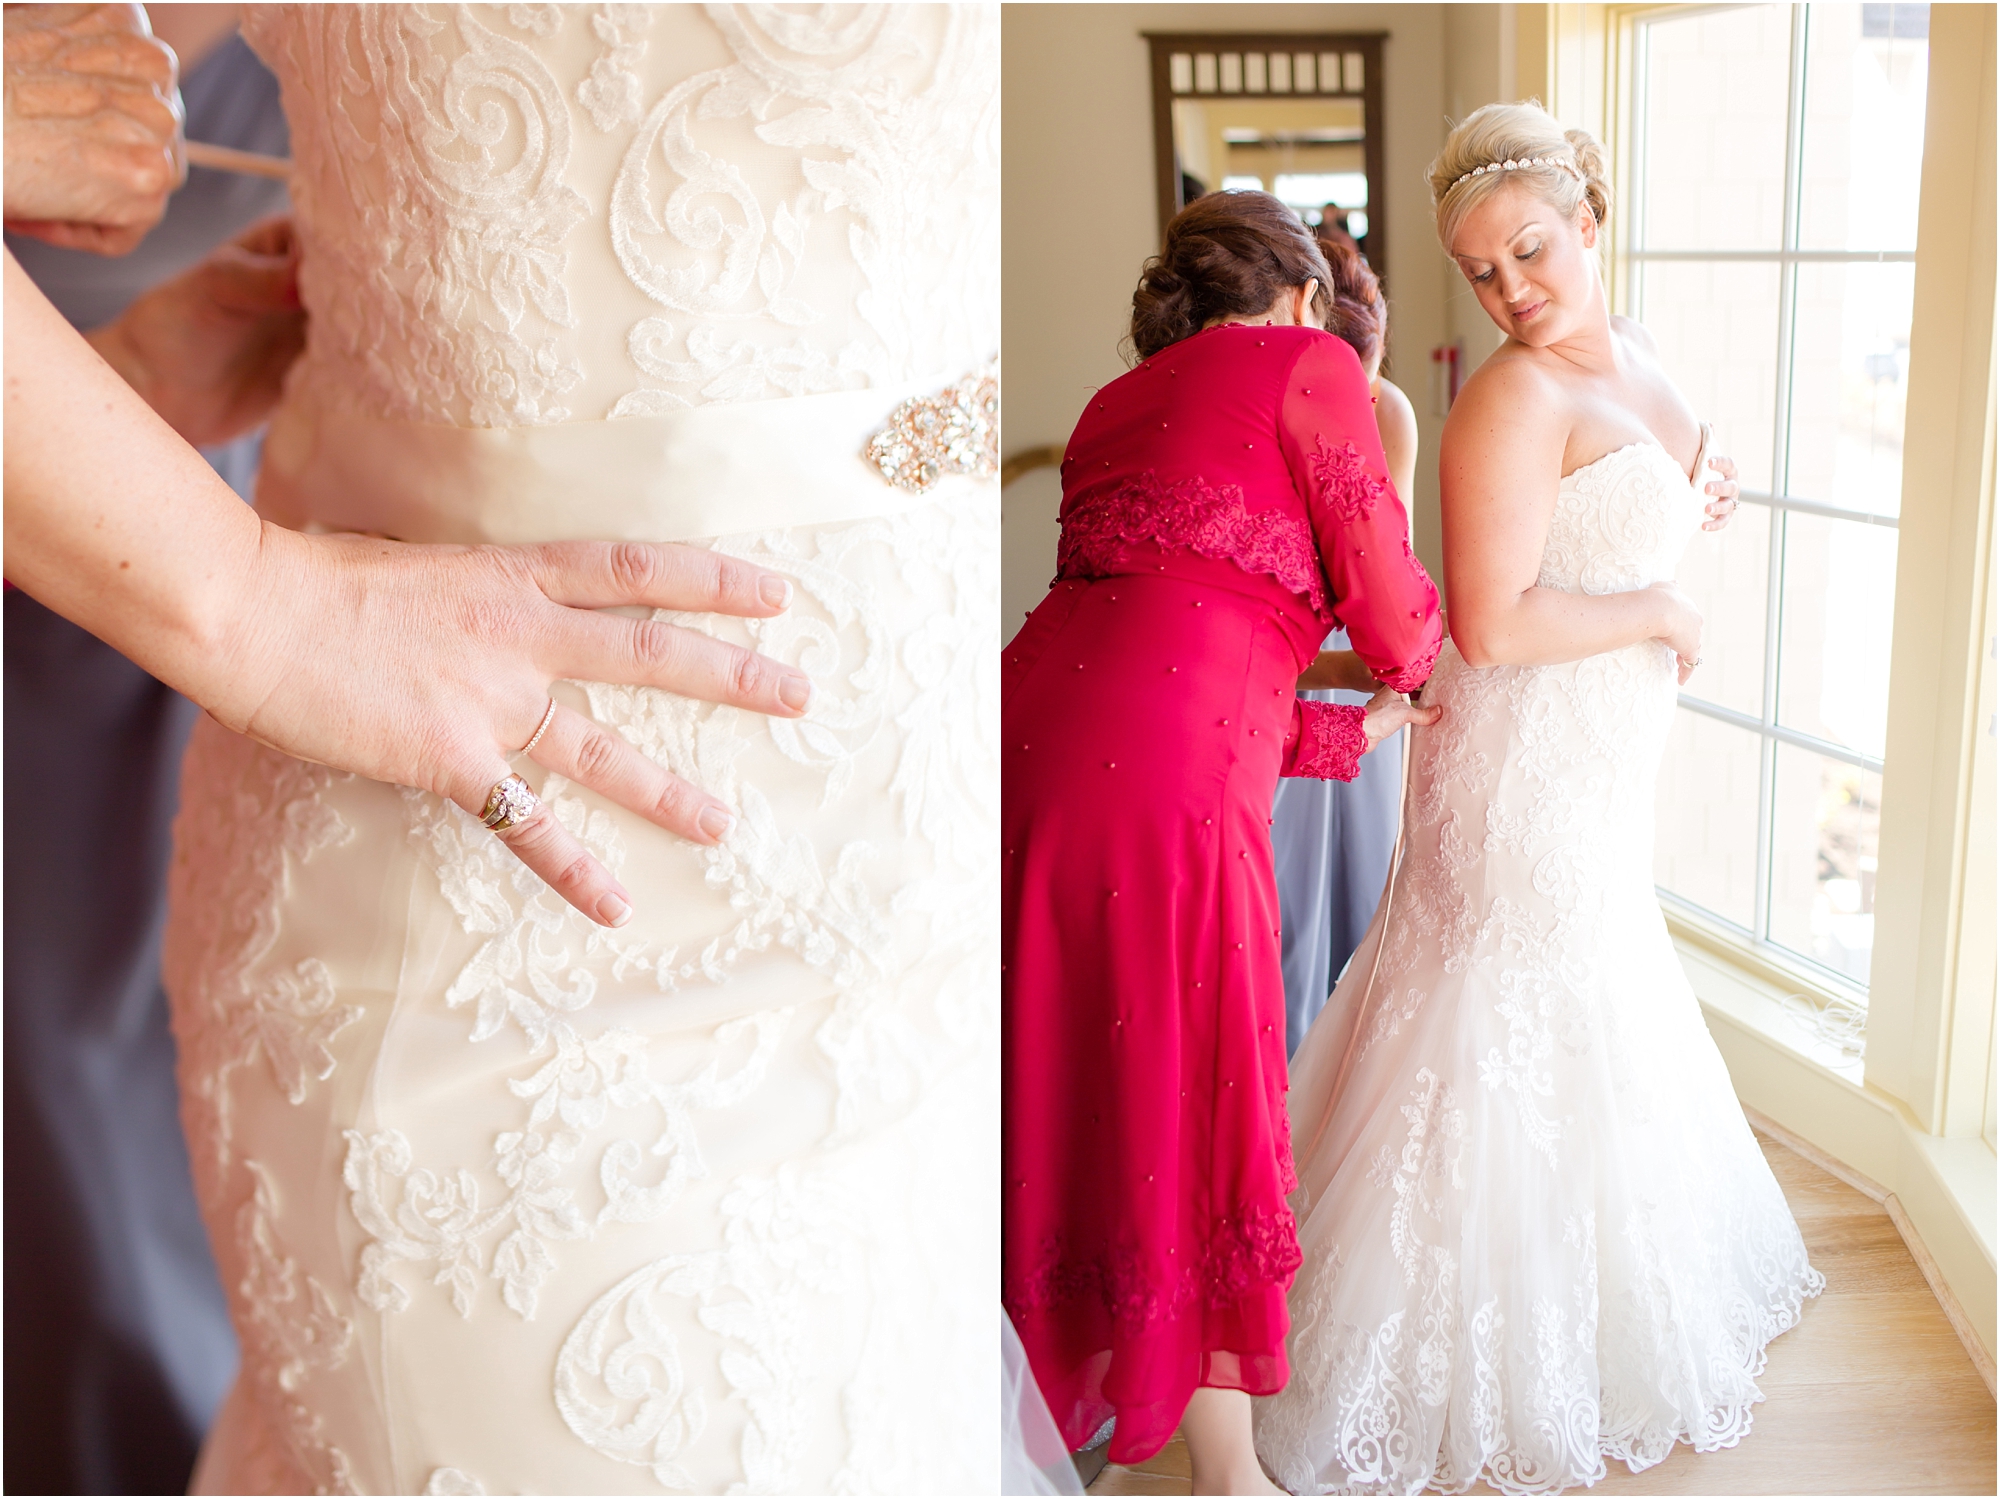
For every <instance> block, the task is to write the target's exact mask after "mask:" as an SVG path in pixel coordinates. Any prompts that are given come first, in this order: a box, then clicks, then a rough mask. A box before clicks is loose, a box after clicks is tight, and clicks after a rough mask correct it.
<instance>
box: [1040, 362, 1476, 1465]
mask: <svg viewBox="0 0 2000 1499" xmlns="http://www.w3.org/2000/svg"><path fill="white" fill-rule="evenodd" d="M1062 528H1063V529H1062V543H1061V548H1060V551H1059V553H1058V557H1059V568H1058V573H1057V577H1056V581H1055V583H1054V585H1053V586H1052V587H1051V589H1050V591H1049V595H1048V597H1047V598H1046V599H1044V600H1043V601H1042V604H1041V606H1040V607H1039V608H1037V609H1036V610H1035V611H1034V612H1033V613H1032V614H1031V615H1029V617H1028V621H1027V623H1026V624H1025V625H1024V626H1023V627H1022V628H1021V631H1020V633H1019V634H1017V635H1016V636H1015V637H1014V639H1013V640H1012V641H1011V642H1009V643H1008V645H1007V646H1006V648H1005V653H1004V657H1003V662H1002V681H1003V689H1002V690H1003V694H1004V696H1003V706H1002V714H1003V725H1004V730H1003V732H1004V736H1005V738H1004V760H1003V766H1004V769H1003V773H1002V809H1001V818H1002V826H1003V855H1004V870H1005V873H1004V880H1005V884H1004V897H1003V906H1002V922H1003V937H1002V940H1003V943H1004V948H1003V963H1004V967H1003V973H1002V993H1003V996H1004V1007H1005V1009H1004V1026H1005V1032H1004V1035H1005V1059H1004V1063H1003V1066H1004V1088H1005V1102H1006V1117H1005V1121H1004V1126H1003V1128H1004V1137H1003V1138H1004V1146H1003V1149H1004V1185H1003V1188H1002V1190H1003V1191H1004V1193H1005V1194H1006V1195H1005V1200H1004V1209H1005V1230H1004V1232H1005V1249H1004V1256H1005V1263H1004V1276H1005V1279H1004V1285H1003V1297H1004V1299H1005V1302H1006V1305H1007V1310H1008V1312H1009V1313H1010V1315H1011V1316H1012V1317H1013V1320H1014V1324H1015V1327H1016V1328H1017V1330H1018V1331H1019V1332H1020V1335H1021V1339H1022V1342H1023V1343H1024V1345H1025V1346H1026V1348H1027V1351H1028V1356H1029V1359H1030V1362H1031V1363H1032V1364H1033V1367H1034V1370H1035V1376H1036V1379H1037V1380H1038V1382H1039V1383H1040V1385H1041V1388H1042V1392H1043V1394H1044V1395H1045V1396H1046V1397H1047V1399H1048V1402H1049V1406H1050V1408H1051V1410H1052V1411H1053V1412H1054V1414H1055V1417H1056V1421H1057V1423H1058V1424H1059V1425H1060V1426H1061V1427H1062V1430H1063V1434H1064V1436H1065V1437H1066V1438H1067V1439H1068V1441H1069V1443H1070V1445H1071V1446H1072V1447H1078V1446H1081V1445H1082V1444H1083V1443H1084V1442H1085V1441H1087V1440H1088V1439H1089V1437H1090V1436H1091V1434H1092V1433H1093V1432H1094V1431H1095V1430H1096V1429H1097V1428H1098V1427H1099V1426H1101V1425H1102V1424H1103V1422H1104V1420H1105V1418H1106V1417H1108V1416H1110V1415H1113V1414H1114V1413H1115V1414H1116V1416H1117V1417H1118V1427H1117V1432H1116V1434H1115V1436H1114V1437H1113V1440H1112V1447H1111V1456H1112V1458H1113V1460H1115V1461H1119V1462H1134V1461H1138V1460H1140V1459H1142V1458H1144V1457H1147V1456H1149V1455H1151V1454H1152V1453H1153V1452H1155V1451H1157V1450H1158V1449H1159V1448H1160V1447H1161V1446H1162V1445H1164V1444H1165V1442H1166V1441H1167V1439H1168V1438H1169V1437H1171V1436H1172V1435H1173V1432H1174V1429H1175V1427H1176V1426H1177V1425H1178V1424H1179V1422H1180V1418H1181V1413H1182V1411H1183V1409H1184V1408H1185V1407H1186V1404H1187V1400H1188V1397H1189V1395H1191V1394H1192V1393H1193V1392H1194V1390H1195V1389H1196V1388H1197V1387H1200V1386H1204V1385H1214V1386H1222V1387H1226V1388H1232V1389H1241V1390H1246V1391H1248V1392H1250V1393H1251V1394H1253V1395H1264V1394H1270V1393H1273V1392H1275V1391H1276V1390H1278V1389H1280V1388H1282V1387H1283V1385H1284V1383H1285V1378H1286V1364H1285V1352H1284V1348H1285V1333H1286V1328H1287V1316H1286V1311H1285V1293H1286V1290H1287V1288H1288V1287H1289V1285H1290V1283H1291V1278H1292V1273H1293V1271H1294V1270H1295V1269H1296V1268H1297V1266H1298V1263H1299V1249H1298V1239H1297V1232H1296V1228H1295V1225H1294V1223H1293V1220H1292V1214H1291V1210H1290V1209H1289V1208H1288V1207H1287V1206H1286V1203H1285V1197H1286V1194H1287V1193H1288V1192H1289V1191H1291V1190H1292V1188H1293V1187H1294V1186H1295V1184H1296V1179H1295V1177H1294V1175H1293V1172H1292V1162H1291V1150H1290V1146H1289V1143H1288V1140H1287V1134H1286V1123H1285V993H1284V982H1283V978H1282V975H1281V972H1280V967H1279V916H1278V896H1277V888H1276V883H1275V880H1274V878H1273V874H1272V867H1271V844H1270V837H1269V825H1270V811H1271V796H1272V793H1273V791H1274V790H1275V789H1276V785H1277V780H1278V777H1279V776H1281V775H1298V776H1320V777H1335V778H1338V779H1342V780H1347V779H1352V777H1353V775H1354V771H1355V766H1356V762H1357V761H1358V759H1359V757H1360V754H1361V752H1362V750H1363V748H1364V747H1365V740H1364V739H1363V737H1362V734H1361V710H1360V709H1359V708H1354V707H1343V706H1338V705H1334V704H1328V703H1314V702H1302V701H1301V700H1299V699H1298V698H1297V697H1296V696H1295V695H1294V693H1295V684H1296V679H1297V677H1298V674H1299V673H1300V672H1301V671H1302V670H1304V669H1305V667H1306V666H1307V665H1308V664H1310V662H1311V661H1312V659H1313V656H1314V654H1315V652H1316V651H1317V649H1318V646H1319V642H1320V641H1321V640H1322V639H1323V638H1324V637H1325V635H1326V633H1327V631H1328V630H1329V629H1330V628H1331V627H1332V626H1333V625H1334V623H1335V622H1336V621H1337V622H1338V623H1340V624H1342V625H1344V626H1345V627H1346V628H1347V631H1348V635H1349V638H1350V639H1351V641H1352V642H1353V645H1354V648H1355V650H1356V651H1358V652H1359V653H1360V655H1361V656H1362V658H1363V660H1365V661H1366V662H1367V663H1368V665H1369V667H1370V669H1371V670H1372V671H1373V672H1374V673H1375V675H1376V676H1377V678H1379V679H1380V680H1382V681H1384V682H1386V683H1388V684H1389V685H1391V686H1394V687H1398V688H1401V689H1404V690H1408V689H1410V688H1413V687H1415V686H1417V685H1418V684H1420V683H1421V682H1422V681H1423V680H1424V679H1425V677H1427V676H1428V675H1429V673H1430V668H1431V664H1432V662H1433V661H1435V660H1436V658H1437V653H1438V648H1439V646H1440V644H1441V643H1442V621H1441V618H1440V615H1439V611H1438V597H1437V590H1436V589H1435V588H1434V587H1433V586H1432V584H1431V580H1430V578H1429V577H1428V576H1427V575H1426V574H1425V572H1424V570H1423V567H1422V566H1421V565H1420V564H1419V563H1418V562H1417V560H1416V558H1415V556H1414V555H1413V554H1412V553H1411V551H1410V545H1409V521H1408V517H1407V515H1406V513H1405V511H1404V508H1403V504H1402V501H1401V500H1400V499H1398V497H1397V495H1396V492H1395V490H1394V488H1393V487H1392V486H1391V485H1390V483H1389V480H1388V477H1387V469H1386V467H1385V465H1384V463H1383V459H1382V449H1381V441H1380V439H1379V437H1378V436H1377V434H1376V428H1375V421H1374V413H1373V409H1372V406H1371V403H1370V399H1369V394H1368V386H1367V381H1366V379H1365V377H1364V376H1363V374H1362V371H1361V366H1360V362H1359V360H1358V359H1357V358H1356V357H1355V355H1354V352H1353V350H1351V349H1350V348H1349V347H1348V346H1347V345H1346V344H1345V343H1342V342H1341V341H1340V340H1339V339H1337V338H1334V337H1333V336H1332V335H1331V334H1328V333H1324V332H1321V331H1320V330H1318V329H1305V328H1271V327H1257V326H1251V325H1225V326H1223V327H1218V328H1214V329H1210V330H1208V331H1205V332H1202V333H1198V334H1195V335H1194V336H1193V337H1191V338H1188V339H1186V340H1183V341H1182V342H1180V343H1177V344H1174V345H1171V346H1170V347H1168V348H1167V349H1165V350H1163V351H1162V352H1160V353H1159V354H1156V355H1155V356H1154V357H1153V358H1151V359H1149V360H1147V361H1145V362H1144V363H1142V364H1141V365H1139V366H1138V367H1137V368H1136V369H1134V370H1132V371H1130V372H1129V373H1128V374H1126V375H1124V376H1123V377H1121V378H1120V379H1118V380H1116V381H1113V382H1112V383H1111V384H1110V385H1108V386H1106V387H1105V388H1104V389H1103V390H1101V391H1099V392H1098V393H1097V395H1096V396H1095V397H1093V398H1092V400H1091V402H1090V404H1089V407H1088V408H1087V409H1086V410H1085V412H1084V413H1083V416H1082V419H1081V420H1080V421H1078V423H1077V426H1076V431H1075V433H1074V434H1073V435H1072V436H1071V438H1070V442H1069V447H1068V450H1067V453H1066V456H1065V457H1064V460H1063V508H1062Z"/></svg>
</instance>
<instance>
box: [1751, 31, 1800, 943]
mask: <svg viewBox="0 0 2000 1499" xmlns="http://www.w3.org/2000/svg"><path fill="white" fill-rule="evenodd" d="M1810 13H1811V7H1810V6H1806V5H1799V6H1795V7H1793V10H1792V37H1791V44H1792V45H1791V60H1790V64H1789V66H1788V68H1787V72H1786V85H1785V88H1786V97H1785V185H1784V213H1783V217H1782V219H1781V220H1780V225H1779V249H1780V259H1779V263H1778V359H1777V389H1776V390H1775V391H1774V392H1773V393H1772V394H1773V402H1774V404H1773V406H1772V410H1771V487H1772V489H1774V490H1775V491H1776V492H1777V493H1779V494H1789V493H1790V492H1791V477H1792V476H1791V448H1792V359H1793V355H1794V353H1795V351H1796V346H1797V338H1796V328H1795V323H1796V320H1797V315H1798V277H1799V269H1798V263H1797V262H1796V261H1795V260H1794V259H1793V258H1792V257H1793V256H1794V255H1796V254H1797V252H1798V248H1799V199H1800V197H1801V181H1800V160H1801V156H1802V154H1803V152H1804V149H1805V103H1806V28H1807V26H1808V25H1809V24H1810ZM1790 531H1791V526H1790V516H1789V515H1787V514H1786V513H1785V512H1783V511H1774V512H1773V513H1772V516H1771V544H1770V548H1769V559H1770V560H1769V564H1768V566H1767V568H1766V572H1765V584H1764V700H1763V703H1762V710H1763V711H1762V715H1761V717H1762V719H1763V723H1764V727H1765V733H1764V734H1763V735H1762V736H1761V742H1760V743H1759V745H1758V777H1757V889H1756V903H1755V911H1756V916H1755V920H1756V926H1757V937H1758V939H1759V940H1760V941H1765V942H1768V941H1770V940H1771V878H1772V866H1773V864H1774V862H1775V857H1776V854H1775V847H1774V843H1775V840H1776V837H1777V827H1776V822H1777V805H1778V741H1777V738H1776V736H1775V735H1773V734H1772V733H1771V732H1770V730H1772V729H1775V728H1776V727H1777V723H1778V662H1779V654H1778V653H1779V648H1780V644H1781V641H1780V630H1781V628H1782V624H1783V618H1784V616H1783V601H1784V587H1785V543H1786V541H1787V540H1788V539H1789V536H1790Z"/></svg>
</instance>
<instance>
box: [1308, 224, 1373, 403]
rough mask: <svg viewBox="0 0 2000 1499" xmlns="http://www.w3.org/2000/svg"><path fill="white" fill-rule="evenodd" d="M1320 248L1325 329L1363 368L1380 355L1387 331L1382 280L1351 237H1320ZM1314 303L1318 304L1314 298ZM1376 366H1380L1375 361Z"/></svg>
mask: <svg viewBox="0 0 2000 1499" xmlns="http://www.w3.org/2000/svg"><path fill="white" fill-rule="evenodd" d="M1319 248H1320V252H1321V253H1322V254H1323V255H1325V257H1326V268H1327V271H1328V276H1327V279H1326V280H1325V281H1324V282H1322V283H1321V285H1323V286H1324V287H1325V288H1326V300H1327V307H1326V331H1327V332H1329V333H1331V334H1332V335H1333V336H1334V337H1335V338H1337V339H1339V340H1340V341H1341V342H1342V343H1344V344H1346V345H1347V346H1348V347H1349V348H1350V349H1352V350H1354V352H1355V353H1356V354H1357V355H1359V356H1360V358H1361V367H1362V368H1363V369H1364V370H1365V369H1367V368H1368V367H1369V366H1370V365H1371V364H1374V363H1375V361H1376V360H1379V359H1381V358H1382V357H1383V349H1382V340H1383V336H1384V335H1385V334H1386V333H1387V332H1388V331H1389V307H1388V304H1387V303H1386V302H1385V301H1384V300H1383V298H1382V282H1381V280H1380V279H1379V278H1378V277H1377V276H1376V275H1375V272H1374V270H1373V269H1372V268H1371V267H1370V266H1369V264H1368V262H1367V260H1366V259H1365V258H1364V257H1363V256H1362V254H1361V251H1360V250H1359V249H1357V248H1356V247H1355V244H1354V241H1353V240H1351V239H1348V238H1347V237H1346V236H1345V235H1342V236H1341V238H1340V239H1328V238H1322V239H1321V240H1320V242H1319ZM1313 305H1314V306H1315V307H1317V306H1318V305H1319V299H1318V298H1315V299H1314V302H1313ZM1377 368H1380V366H1379V365H1378V366H1377Z"/></svg>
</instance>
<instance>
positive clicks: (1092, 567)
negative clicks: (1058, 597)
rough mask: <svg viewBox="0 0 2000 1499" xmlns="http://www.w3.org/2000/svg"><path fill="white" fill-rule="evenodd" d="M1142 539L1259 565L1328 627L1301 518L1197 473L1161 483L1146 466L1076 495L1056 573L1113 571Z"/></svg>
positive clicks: (1321, 582)
mask: <svg viewBox="0 0 2000 1499" xmlns="http://www.w3.org/2000/svg"><path fill="white" fill-rule="evenodd" d="M1134 542H1149V543H1151V544H1152V545H1154V546H1157V547H1160V548H1162V549H1164V550H1168V551H1188V552H1193V553H1195V554H1196V555H1197V556H1201V557H1206V558H1208V559H1210V560H1211V561H1215V562H1233V563H1235V564H1236V565H1237V566H1238V567H1240V568H1242V569H1243V570H1244V571H1245V572H1248V573H1262V574H1265V575H1266V576H1269V577H1271V578H1275V579H1276V580H1277V581H1278V583H1279V584H1280V585H1282V586H1283V587H1285V588H1287V589H1289V590H1291V592H1293V593H1296V594H1298V595H1299V596H1300V597H1301V598H1303V599H1305V600H1306V601H1307V603H1308V604H1310V605H1311V606H1312V611H1313V613H1314V614H1316V615H1318V616H1319V617H1320V618H1321V620H1323V621H1324V622H1325V623H1326V624H1327V625H1328V627H1329V628H1331V626H1332V624H1333V615H1332V613H1331V612H1330V611H1329V609H1328V607H1327V601H1326V579H1325V576H1324V575H1323V574H1322V573H1321V572H1320V565H1319V551H1318V549H1317V548H1316V547H1315V546H1314V545H1313V537H1312V531H1311V530H1310V529H1309V528H1308V527H1307V525H1306V523H1305V522H1304V521H1303V520H1302V519H1300V518H1299V517H1298V516H1295V515H1293V514H1291V513H1289V512H1288V511H1285V510H1283V509H1269V510H1252V509H1250V507H1249V506H1248V505H1247V504H1246V503H1245V502H1244V499H1243V491H1242V489H1241V488H1239V487H1238V486H1237V485H1234V484H1223V485H1211V484H1208V483H1206V482H1204V481H1203V480H1201V479H1179V480H1176V481H1175V482H1174V483H1172V484H1162V483H1160V481H1159V479H1158V478H1157V477H1155V476H1154V475H1153V474H1152V473H1151V472H1147V473H1146V474H1143V475H1141V476H1140V477H1139V478H1138V479H1136V480H1133V481H1132V482H1131V483H1129V484H1125V485H1122V486H1121V487H1119V488H1118V489H1116V490H1113V491H1112V492H1111V493H1110V494H1106V495H1094V496H1092V497H1091V498H1089V499H1086V500H1083V501H1081V502H1079V503H1078V504H1077V505H1075V506H1074V507H1072V508H1071V510H1070V512H1069V513H1068V514H1067V515H1065V516H1064V517H1063V521H1062V539H1061V541H1060V542H1059V543H1058V544H1057V547H1056V576H1057V577H1058V578H1099V577H1108V576H1110V575H1111V574H1112V573H1114V572H1116V571H1117V569H1118V567H1119V565H1120V563H1122V562H1123V561H1124V560H1125V555H1126V554H1125V548H1126V547H1127V546H1129V545H1131V544H1132V543H1134Z"/></svg>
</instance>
